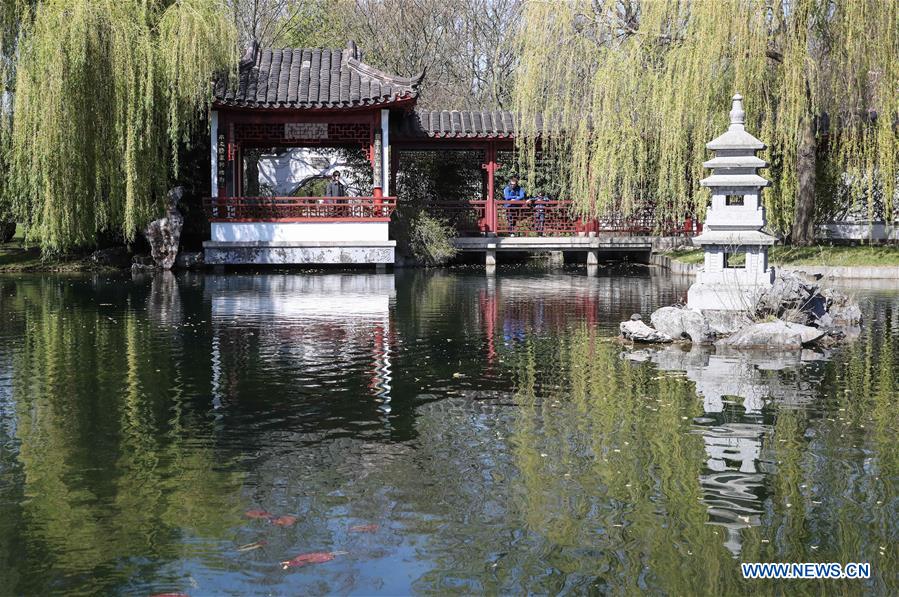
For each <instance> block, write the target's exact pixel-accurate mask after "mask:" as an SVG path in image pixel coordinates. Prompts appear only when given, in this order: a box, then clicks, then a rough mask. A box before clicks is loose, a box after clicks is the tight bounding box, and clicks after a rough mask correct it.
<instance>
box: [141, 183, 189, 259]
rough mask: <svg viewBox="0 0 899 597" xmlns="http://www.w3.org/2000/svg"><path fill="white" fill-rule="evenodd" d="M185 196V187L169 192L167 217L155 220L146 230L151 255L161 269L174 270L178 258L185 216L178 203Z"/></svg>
mask: <svg viewBox="0 0 899 597" xmlns="http://www.w3.org/2000/svg"><path fill="white" fill-rule="evenodd" d="M183 195H184V188H183V187H175V188H174V189H172V190H171V191H169V194H168V209H167V210H166V215H165V217H163V218H160V219H158V220H153V221H152V222H150V224H149V225H148V226H147V228H146V230H144V236H146V237H147V241H148V242H149V243H150V255H151V256H152V257H153V262H154V264H155V265H156V267H158V268H159V269H163V270H170V269H172V266H173V265H175V259H176V258H177V257H178V245H179V244H180V242H181V228H183V227H184V216H182V215H181V212H179V211H178V203H179V202H180V201H181V197H182V196H183Z"/></svg>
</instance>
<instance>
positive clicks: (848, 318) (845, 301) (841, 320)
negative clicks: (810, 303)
mask: <svg viewBox="0 0 899 597" xmlns="http://www.w3.org/2000/svg"><path fill="white" fill-rule="evenodd" d="M821 295H822V296H823V297H824V300H825V301H826V303H825V304H826V315H829V316H830V320H829V322H828V323H829V324H830V325H831V326H835V327H851V326H857V325H859V324H861V322H862V310H861V308H860V307H859V306H858V303H856V302H855V301H854V300H852V299H851V298H850V297H849V296H847V295H846V294H843V293H842V292H840V291H838V290H834V289H833V288H825V289H824V290H823V291H821Z"/></svg>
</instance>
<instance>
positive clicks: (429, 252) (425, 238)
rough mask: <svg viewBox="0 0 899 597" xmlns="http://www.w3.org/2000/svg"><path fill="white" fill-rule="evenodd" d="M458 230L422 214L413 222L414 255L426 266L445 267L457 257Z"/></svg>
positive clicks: (412, 245) (412, 247)
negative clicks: (455, 240)
mask: <svg viewBox="0 0 899 597" xmlns="http://www.w3.org/2000/svg"><path fill="white" fill-rule="evenodd" d="M455 236H456V230H455V229H454V228H453V227H452V226H449V225H448V224H446V222H444V221H443V220H440V219H437V218H434V217H432V216H430V215H428V214H427V213H425V212H420V213H419V214H418V215H417V216H415V218H414V219H413V220H412V222H411V226H410V230H409V237H410V247H411V249H412V254H413V255H415V257H417V258H418V259H419V260H421V261H422V262H423V263H424V264H425V265H444V264H445V263H447V262H448V261H449V260H450V259H452V258H453V257H455V255H456V248H455V246H454V245H453V238H455Z"/></svg>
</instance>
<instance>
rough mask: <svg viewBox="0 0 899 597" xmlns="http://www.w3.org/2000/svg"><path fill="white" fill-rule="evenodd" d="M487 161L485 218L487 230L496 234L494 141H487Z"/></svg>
mask: <svg viewBox="0 0 899 597" xmlns="http://www.w3.org/2000/svg"><path fill="white" fill-rule="evenodd" d="M485 154H486V155H485V157H486V160H485V163H484V164H483V165H482V167H483V168H484V169H485V170H486V171H487V196H486V197H485V199H486V200H487V205H486V206H485V208H484V219H485V220H487V232H488V233H491V232H492V233H493V234H496V202H495V200H494V196H493V189H494V188H495V187H496V144H495V143H494V142H493V141H489V142H488V143H487V150H486V151H485Z"/></svg>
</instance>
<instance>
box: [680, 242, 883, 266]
mask: <svg viewBox="0 0 899 597" xmlns="http://www.w3.org/2000/svg"><path fill="white" fill-rule="evenodd" d="M666 255H668V256H669V257H671V258H672V259H676V260H677V261H680V262H682V263H692V264H698V263H702V260H703V252H702V250H701V249H677V250H674V251H670V252H668V253H666ZM768 259H769V260H770V261H771V263H774V264H776V265H826V266H849V267H851V266H858V267H867V266H899V247H896V246H894V245H879V246H871V245H865V246H845V245H841V246H831V245H814V246H810V247H791V246H780V245H779V246H776V247H771V249H770V250H769V251H768Z"/></svg>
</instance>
